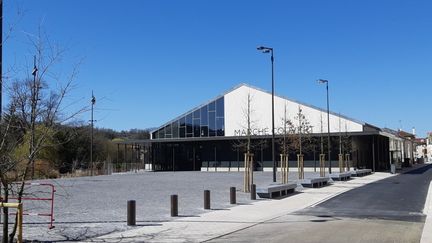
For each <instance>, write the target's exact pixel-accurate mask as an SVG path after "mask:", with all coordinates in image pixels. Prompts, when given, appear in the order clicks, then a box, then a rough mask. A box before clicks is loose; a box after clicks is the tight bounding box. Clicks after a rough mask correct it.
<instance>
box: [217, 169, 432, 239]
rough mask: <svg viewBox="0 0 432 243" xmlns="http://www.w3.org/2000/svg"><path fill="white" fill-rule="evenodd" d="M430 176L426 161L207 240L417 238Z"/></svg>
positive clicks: (423, 218)
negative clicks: (403, 170) (423, 164)
mask: <svg viewBox="0 0 432 243" xmlns="http://www.w3.org/2000/svg"><path fill="white" fill-rule="evenodd" d="M431 179H432V165H426V166H424V167H422V168H419V169H416V170H413V171H411V172H408V173H404V174H401V175H398V176H394V177H391V178H388V179H384V180H381V181H377V182H375V183H371V184H368V185H365V186H363V187H359V188H356V189H353V190H351V191H348V192H346V193H343V194H341V195H338V196H336V197H334V198H332V199H330V200H328V201H325V202H323V203H321V204H319V205H315V206H313V207H309V208H306V209H304V210H301V211H297V212H295V213H294V214H287V215H283V216H281V217H278V218H275V219H273V220H270V221H267V222H264V223H261V224H258V225H255V226H253V227H250V228H247V229H244V230H241V231H237V232H234V233H232V234H229V235H225V236H223V237H220V238H217V239H214V240H212V241H210V242H262V241H264V240H265V241H268V242H410V243H411V242H419V241H420V238H421V233H422V229H423V225H424V221H425V215H423V214H422V210H423V207H424V203H425V200H426V197H427V192H428V188H429V183H430V181H431ZM317 190H319V189H317Z"/></svg>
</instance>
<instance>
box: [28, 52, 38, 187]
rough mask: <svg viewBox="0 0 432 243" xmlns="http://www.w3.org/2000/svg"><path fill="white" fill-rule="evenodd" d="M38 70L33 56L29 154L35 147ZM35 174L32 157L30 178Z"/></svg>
mask: <svg viewBox="0 0 432 243" xmlns="http://www.w3.org/2000/svg"><path fill="white" fill-rule="evenodd" d="M37 72H38V69H37V67H36V56H34V67H33V71H32V75H33V87H32V92H31V117H30V126H31V141H30V154H33V153H34V146H35V135H36V130H35V129H36V128H35V127H36V109H37V102H38V100H39V83H37V82H36V76H37ZM34 172H35V158H34V157H32V161H31V178H32V179H33V178H34Z"/></svg>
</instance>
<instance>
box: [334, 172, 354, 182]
mask: <svg viewBox="0 0 432 243" xmlns="http://www.w3.org/2000/svg"><path fill="white" fill-rule="evenodd" d="M330 178H332V179H333V180H336V181H347V180H349V179H350V178H351V172H342V173H331V174H330Z"/></svg>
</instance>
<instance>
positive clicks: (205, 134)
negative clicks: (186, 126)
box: [201, 126, 208, 137]
mask: <svg viewBox="0 0 432 243" xmlns="http://www.w3.org/2000/svg"><path fill="white" fill-rule="evenodd" d="M201 137H208V127H207V126H201Z"/></svg>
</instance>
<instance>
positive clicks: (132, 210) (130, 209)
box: [127, 200, 136, 226]
mask: <svg viewBox="0 0 432 243" xmlns="http://www.w3.org/2000/svg"><path fill="white" fill-rule="evenodd" d="M127 225H129V226H133V225H136V203H135V200H129V201H127Z"/></svg>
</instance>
